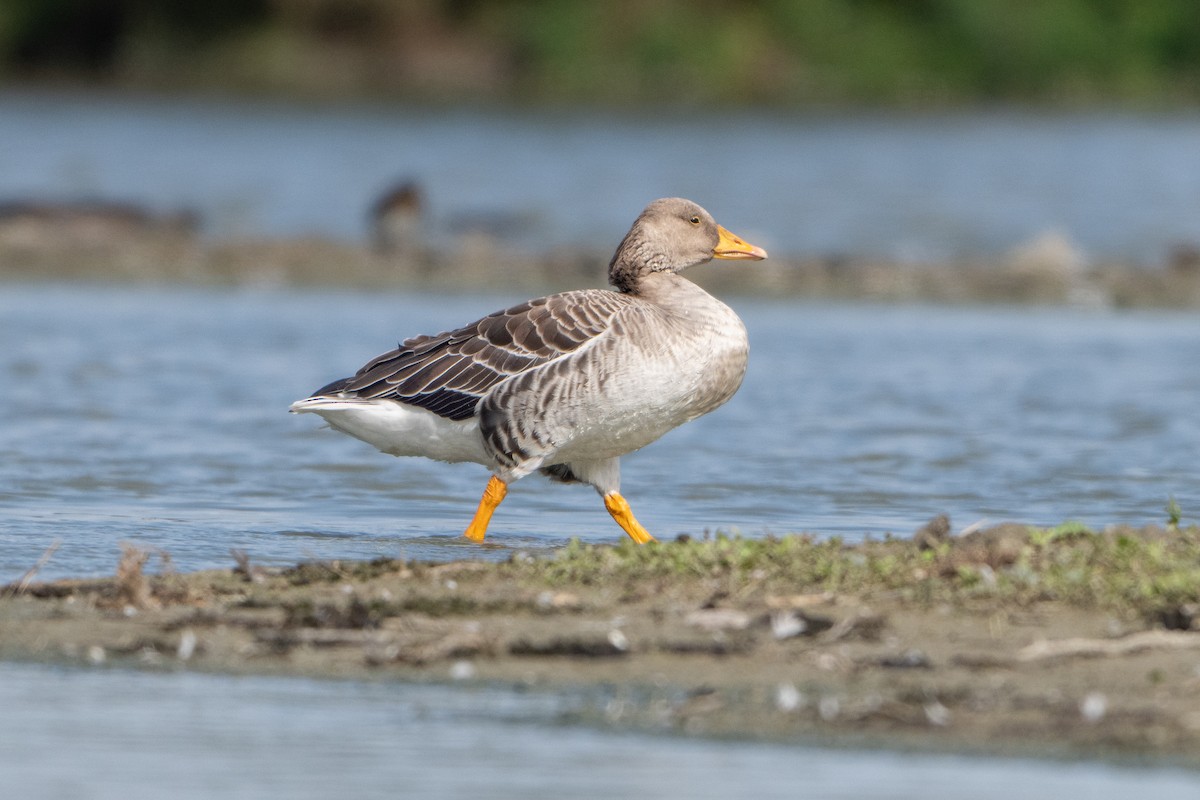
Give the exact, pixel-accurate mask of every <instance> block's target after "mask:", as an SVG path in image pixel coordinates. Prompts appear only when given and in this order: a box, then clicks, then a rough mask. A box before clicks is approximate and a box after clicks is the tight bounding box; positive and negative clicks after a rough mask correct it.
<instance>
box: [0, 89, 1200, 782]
mask: <svg viewBox="0 0 1200 800" xmlns="http://www.w3.org/2000/svg"><path fill="white" fill-rule="evenodd" d="M1198 137H1200V116H1197V115H1195V114H1182V115H1175V116H1168V117H1132V116H1124V115H1119V114H1111V115H1110V114H1105V115H1056V116H1031V115H1022V114H1009V113H1002V112H994V113H982V114H981V113H975V112H972V113H967V114H949V115H937V116H932V117H911V118H900V119H896V118H887V117H879V116H872V115H851V116H839V117H811V118H809V117H784V116H776V115H764V114H747V113H738V114H736V115H731V116H728V117H726V118H724V119H714V118H713V117H712V116H711V115H710V116H706V117H704V118H697V117H672V118H669V119H644V118H638V119H635V118H614V117H611V116H605V115H599V114H592V113H578V114H574V113H572V114H540V115H524V116H514V115H509V114H505V113H500V112H477V111H450V112H445V111H417V112H414V111H412V110H404V109H379V108H377V109H367V108H357V109H356V108H341V109H319V108H295V107H285V106H262V105H257V106H256V105H249V104H235V103H225V102H218V101H178V100H147V99H140V98H112V97H107V98H94V97H87V96H74V95H55V94H26V93H18V92H12V91H7V92H0V198H3V199H7V198H30V197H32V198H51V199H53V198H68V197H75V196H79V195H87V196H100V197H114V198H118V199H128V200H133V201H137V202H142V203H146V204H148V205H149V206H151V207H155V208H164V209H165V208H177V207H191V208H196V209H198V210H199V211H200V212H201V213H202V214H203V215H204V218H205V231H206V233H207V234H208V235H210V236H213V237H224V236H231V235H268V236H287V235H296V234H306V235H307V234H321V235H327V236H333V237H339V238H348V239H352V238H358V237H361V236H362V235H363V233H364V224H363V215H364V213H365V210H366V208H367V207H368V206H369V204H370V202H371V201H372V200H373V199H374V197H375V195H376V194H377V193H378V192H380V191H381V190H383V189H384V188H385V187H386V186H387V185H388V184H389V183H390V182H391V181H392V180H394V179H395V178H398V177H402V176H415V177H417V178H419V179H420V180H421V181H422V182H423V183H424V185H425V186H426V188H427V190H428V193H429V196H430V199H431V210H432V219H431V225H432V226H433V227H434V228H435V229H438V230H446V229H448V228H449V227H450V224H451V222H452V221H453V219H454V218H455V217H457V216H459V215H461V214H468V213H472V212H484V213H489V212H504V213H508V212H517V213H519V214H523V215H527V216H528V218H529V219H531V220H532V224H531V225H530V226H529V227H528V228H526V229H523V230H522V231H521V232H520V235H519V236H518V237H516V240H515V245H516V246H521V247H530V248H532V247H546V246H554V245H559V244H584V245H589V246H595V247H600V248H607V247H611V246H612V245H613V243H614V242H615V241H616V240H617V238H618V237H619V236H620V235H621V234H623V233H624V231H625V230H626V229H627V227H628V224H629V222H630V220H631V218H632V216H633V214H634V213H636V211H637V210H638V209H640V208H641V207H642V206H643V205H644V204H645V202H646V201H647V200H649V199H651V198H653V197H657V196H662V195H672V194H680V195H684V196H691V197H694V198H695V199H697V200H699V201H701V202H702V203H704V204H705V205H707V206H709V208H710V210H712V211H713V212H714V213H715V214H716V215H717V216H718V218H719V219H720V220H721V221H722V222H723V223H724V224H726V225H727V226H728V227H730V228H732V229H733V230H736V231H738V232H739V233H742V234H744V235H745V236H746V237H747V238H749V239H750V240H752V241H755V242H756V243H760V244H762V245H764V246H767V247H768V248H775V249H780V250H782V251H783V252H799V253H818V254H822V253H829V254H839V253H844V254H851V255H883V256H887V257H891V258H901V259H914V260H916V259H935V260H940V259H943V258H951V257H956V256H963V255H966V256H978V255H990V254H995V253H998V252H1002V251H1004V250H1006V249H1008V248H1010V247H1012V246H1014V245H1016V244H1019V243H1021V242H1023V241H1026V240H1028V239H1029V238H1031V237H1033V236H1035V235H1037V234H1039V233H1041V232H1043V231H1044V230H1046V229H1048V228H1058V229H1061V230H1063V231H1065V232H1066V233H1067V234H1069V235H1070V236H1071V237H1073V238H1074V239H1075V240H1076V241H1077V242H1079V243H1080V244H1081V245H1082V246H1083V247H1084V248H1085V250H1086V251H1087V253H1088V254H1089V255H1090V256H1091V257H1093V258H1095V259H1106V258H1133V259H1135V260H1139V261H1144V262H1146V263H1157V262H1159V261H1161V259H1162V257H1163V253H1164V252H1165V250H1166V248H1167V247H1169V246H1170V245H1171V244H1173V243H1175V242H1178V241H1197V240H1200V148H1197V147H1196V146H1195V144H1196V142H1197V141H1198V140H1200V138H1198ZM519 299H522V298H495V297H489V298H472V297H437V296H434V297H429V296H426V297H412V296H404V295H387V294H382V295H380V294H373V295H368V294H362V293H353V292H321V293H315V292H314V293H309V292H291V291H266V290H258V291H223V290H222V291H201V290H183V289H162V288H157V289H151V288H139V289H130V288H121V289H117V288H110V287H99V286H37V287H34V286H20V285H11V284H9V285H4V286H0V388H2V389H3V390H4V391H3V396H4V402H3V403H0V582H7V581H9V580H12V579H15V578H17V577H19V576H20V575H21V574H22V573H23V572H24V571H25V570H26V569H27V568H28V567H29V566H30V565H32V564H33V563H34V562H35V561H36V560H37V559H38V557H39V556H40V555H41V554H42V553H43V552H44V551H45V550H46V549H47V548H48V547H50V546H51V545H52V544H53V543H55V542H57V543H59V547H58V550H57V551H56V552H55V553H54V554H53V556H52V557H51V558H50V560H49V562H48V563H47V564H46V565H45V567H44V568H43V570H42V573H41V575H42V577H44V578H56V577H64V576H74V575H101V574H111V572H112V570H113V567H114V565H115V563H116V560H117V556H118V543H119V542H121V541H132V542H134V543H136V544H139V545H141V546H143V547H152V548H160V549H161V550H162V551H163V552H166V553H169V554H170V557H171V559H172V561H173V562H174V564H175V565H176V566H177V567H178V568H181V569H197V568H202V567H211V566H226V567H227V566H230V565H231V564H232V559H231V558H230V556H229V550H230V548H234V547H236V548H241V549H243V550H245V551H247V552H248V553H249V554H250V556H251V558H252V559H254V560H255V561H257V562H259V563H269V564H270V563H274V564H289V563H294V562H295V561H297V560H299V559H304V558H369V557H373V556H380V555H383V556H405V557H410V558H434V559H447V558H455V557H460V556H467V557H484V558H504V557H507V556H508V555H509V554H511V553H512V552H513V551H514V550H518V549H521V550H532V551H538V552H544V551H549V550H551V549H553V548H554V547H557V546H559V545H561V544H562V543H564V542H565V541H566V540H567V539H568V537H570V536H581V537H584V538H586V539H588V540H589V541H615V540H617V539H619V538H620V537H621V536H622V535H623V534H621V533H620V531H619V530H618V529H617V528H616V527H615V526H614V525H613V524H612V523H611V521H610V520H609V519H608V517H607V515H606V514H605V513H604V512H603V509H602V508H601V506H600V503H599V501H598V499H597V498H596V497H595V495H594V493H593V492H592V491H591V490H590V489H586V488H579V487H562V486H550V485H547V484H546V483H544V482H543V481H541V480H540V479H538V478H532V479H529V480H527V481H523V482H521V483H519V484H517V485H516V486H515V487H514V489H513V491H512V492H511V494H510V497H509V499H508V500H507V501H506V502H505V504H504V505H503V506H502V507H501V509H500V510H499V512H498V513H497V516H496V518H495V520H494V521H493V524H492V528H491V536H490V544H489V545H487V546H485V547H483V548H479V547H476V546H471V545H467V544H465V543H464V542H463V541H462V539H461V538H460V537H459V533H460V531H461V529H462V526H463V525H464V524H465V522H466V521H467V519H468V518H469V517H470V514H471V512H472V511H473V509H474V506H475V502H476V500H477V498H478V495H479V493H480V492H481V491H482V488H483V482H484V476H483V470H482V469H481V468H478V467H474V466H471V465H459V466H447V465H438V464H430V463H425V462H421V461H415V460H404V461H401V460H396V459H391V458H388V457H386V456H383V455H381V454H378V453H376V452H374V451H373V450H371V449H370V448H369V447H368V446H366V445H364V444H361V443H359V442H356V441H354V440H351V439H348V438H346V437H343V436H340V435H338V434H335V433H333V432H330V431H327V430H320V429H319V426H318V424H317V423H318V421H317V420H316V419H314V418H311V417H291V416H289V415H287V414H286V413H285V409H286V408H287V405H288V404H289V403H290V402H291V401H292V400H293V399H296V398H297V397H300V396H302V395H304V394H306V393H307V392H308V391H310V390H312V389H313V388H315V387H317V386H320V385H322V384H323V383H324V382H326V381H328V380H330V379H332V378H335V377H339V376H341V375H344V374H346V373H347V372H348V371H350V370H353V369H354V368H356V367H357V366H359V365H360V364H361V363H363V362H364V361H365V360H366V359H367V358H369V357H371V356H373V355H375V354H376V353H378V352H381V351H383V350H385V349H387V348H389V347H390V346H391V345H392V344H393V343H394V342H395V340H396V339H397V338H400V337H402V336H406V335H410V334H414V333H418V332H430V331H435V330H440V329H443V328H445V327H447V326H449V325H453V324H457V323H460V322H464V321H466V320H469V319H472V318H474V317H475V316H477V315H479V314H482V313H486V312H488V311H490V310H492V309H494V308H496V307H499V306H500V305H503V304H504V302H506V301H508V300H519ZM734 305H735V306H736V307H737V308H738V310H739V311H740V312H741V313H742V315H743V316H744V317H745V319H746V322H747V325H748V327H749V329H750V334H751V339H752V342H753V355H752V362H751V370H750V373H749V375H748V376H747V380H746V384H745V386H744V387H743V389H742V391H741V392H740V393H739V394H738V395H737V397H735V398H734V400H733V401H732V402H731V403H730V404H729V405H728V406H727V407H725V408H723V409H721V410H720V411H718V412H717V413H716V414H714V415H712V416H710V417H707V418H705V419H703V420H699V421H697V422H695V423H693V424H691V425H689V426H686V427H684V428H683V429H681V430H679V431H676V432H675V433H673V434H671V435H669V436H668V437H666V438H665V439H664V440H663V441H661V442H659V443H657V444H655V445H653V446H651V447H649V448H647V449H646V450H644V451H643V452H641V453H638V454H635V455H633V456H631V457H628V458H627V459H625V464H624V474H625V487H624V488H625V493H626V495H627V496H628V497H629V498H630V500H631V502H632V503H633V505H634V508H635V509H636V510H637V513H638V515H639V517H640V518H641V519H642V521H643V522H644V523H645V524H646V525H647V527H648V528H650V529H651V530H652V531H654V532H655V533H657V534H658V535H660V536H670V535H673V534H676V533H681V532H688V533H693V534H696V533H700V532H703V531H704V530H713V529H718V528H723V529H738V530H740V531H741V532H743V533H744V534H746V535H750V536H758V535H762V534H764V533H767V532H785V531H794V530H811V531H816V532H818V533H821V534H825V535H828V534H840V535H843V536H845V537H847V538H850V539H854V538H858V537H861V536H863V535H866V534H874V535H879V534H882V533H884V532H887V531H895V532H898V533H902V534H906V533H908V532H910V531H911V530H912V529H913V528H915V527H917V526H918V525H919V524H921V523H922V522H924V521H925V520H926V519H928V518H929V517H930V516H932V515H933V514H936V513H940V512H948V513H950V514H951V516H952V517H953V520H954V523H955V527H956V528H961V527H963V526H965V525H968V524H971V523H974V522H976V521H979V520H989V521H1000V520H1002V519H1010V518H1011V519H1019V520H1023V521H1029V522H1040V523H1047V524H1053V523H1057V522H1060V521H1063V520H1065V519H1069V518H1076V519H1082V520H1084V521H1087V522H1089V523H1092V524H1095V525H1102V524H1106V523H1110V522H1129V523H1133V524H1141V523H1144V522H1148V521H1162V520H1163V519H1165V511H1164V510H1163V507H1164V506H1165V505H1166V502H1167V499H1168V498H1169V497H1174V498H1175V499H1176V500H1177V501H1178V503H1179V505H1180V506H1181V507H1182V508H1183V509H1184V512H1185V516H1187V515H1189V514H1194V513H1195V510H1196V509H1198V508H1200V482H1198V481H1197V480H1196V474H1197V473H1196V466H1195V453H1197V452H1200V421H1198V419H1197V414H1196V411H1195V409H1196V399H1197V397H1198V396H1200V363H1198V362H1200V325H1198V324H1197V322H1196V319H1195V316H1194V315H1187V314H1165V313H1163V314H1117V313H1113V312H1107V311H1104V312H1081V311H1062V310H1015V309H990V310H979V309H973V310H947V309H927V308H919V307H918V308H878V307H872V306H844V305H842V306H829V307H827V306H818V305H813V304H791V303H766V302H761V301H756V302H750V301H744V300H739V301H734ZM570 704H571V701H570V699H567V698H556V697H546V696H540V695H533V694H524V693H519V692H513V691H506V690H502V689H464V688H462V687H454V688H445V687H431V686H404V685H394V684H361V683H320V682H312V681H307V680H281V679H271V678H232V677H221V676H209V675H196V674H187V673H179V674H137V673H130V672H125V671H120V670H106V669H97V670H72V669H55V668H46V667H36V666H25V665H11V664H0V709H3V713H2V718H3V720H4V723H5V724H4V725H3V726H2V727H0V774H2V775H4V779H5V787H6V790H7V791H9V792H12V793H15V794H18V795H21V796H28V797H78V796H89V797H98V798H103V797H130V796H172V797H179V798H189V797H211V796H214V795H218V794H220V795H222V796H228V797H233V798H236V797H261V796H266V795H268V794H270V795H275V794H286V795H288V796H292V797H301V798H302V797H328V796H330V795H333V794H335V793H337V794H352V795H354V796H362V797H370V796H377V795H383V794H384V793H386V794H387V795H388V796H395V795H396V793H397V791H399V792H401V793H402V794H408V795H411V796H437V797H448V798H454V797H468V796H469V797H472V798H474V797H480V796H487V797H497V798H505V797H513V798H516V797H521V798H525V797H535V796H546V797H559V798H583V797H588V798H603V797H629V796H633V795H645V796H654V797H665V798H666V797H689V798H703V797H731V796H754V797H763V798H769V797H785V796H786V797H792V796H797V795H798V794H804V795H805V796H809V797H828V798H851V797H853V798H858V797H881V798H896V800H900V799H901V798H938V797H947V798H949V797H963V796H970V797H979V798H1001V797H1004V798H1007V797H1011V796H1017V795H1019V796H1021V797H1028V798H1058V797H1068V796H1070V797H1074V796H1087V797H1095V798H1123V797H1128V796H1131V795H1133V794H1135V793H1151V794H1153V795H1154V796H1155V797H1160V798H1175V797H1189V798H1190V797H1195V796H1196V784H1197V779H1196V776H1195V774H1194V773H1186V772H1179V771H1175V770H1171V769H1145V770H1139V769H1128V768H1121V767H1115V766H1109V765H1103V764H1096V763H1077V764H1075V763H1038V762H1029V761H1002V762H995V761H988V760H982V759H967V758H949V757H932V756H915V755H912V754H905V755H892V754H886V753H873V752H855V751H829V750H823V749H819V748H814V747H801V746H791V747H785V746H777V745H761V744H748V743H737V742H712V741H703V740H686V739H673V738H666V737H652V736H646V735H637V734H614V733H611V732H606V731H601V730H596V729H592V728H580V727H574V726H571V725H569V724H567V723H566V722H565V721H564V714H566V715H568V716H569V713H570V711H571V705H570ZM800 787H803V788H800Z"/></svg>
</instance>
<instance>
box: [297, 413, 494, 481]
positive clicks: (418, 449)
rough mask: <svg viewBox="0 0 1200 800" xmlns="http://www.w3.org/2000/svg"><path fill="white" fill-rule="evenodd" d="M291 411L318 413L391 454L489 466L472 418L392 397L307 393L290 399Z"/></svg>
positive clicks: (352, 434) (355, 436) (476, 423)
mask: <svg viewBox="0 0 1200 800" xmlns="http://www.w3.org/2000/svg"><path fill="white" fill-rule="evenodd" d="M291 410H292V411H293V412H294V413H297V414H301V413H308V412H311V413H314V414H319V415H320V416H321V417H322V418H324V420H325V421H326V422H328V423H329V425H330V426H331V427H333V428H336V429H337V430H339V431H341V432H342V433H346V434H349V435H350V436H353V437H354V438H356V439H362V440H363V441H364V442H367V443H368V444H371V445H374V446H375V447H377V448H379V449H380V450H382V451H383V452H385V453H388V454H390V455H393V456H421V457H422V458H432V459H435V460H437V461H450V462H456V461H473V462H475V463H476V464H483V465H485V466H487V465H489V464H490V463H491V462H490V461H489V459H488V457H487V455H486V454H485V453H484V450H483V441H482V439H481V438H480V436H479V423H478V422H477V421H476V420H475V418H473V417H472V418H471V419H465V420H462V421H459V422H456V421H454V420H449V419H446V418H444V417H439V416H438V415H437V414H434V413H433V412H432V411H426V410H425V409H423V408H420V407H418V406H407V405H404V404H403V403H398V402H396V401H395V400H363V399H358V398H352V397H347V398H338V397H310V398H308V399H306V400H297V401H296V402H295V403H292V406H291Z"/></svg>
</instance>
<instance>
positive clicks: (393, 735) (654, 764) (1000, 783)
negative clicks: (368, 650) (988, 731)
mask: <svg viewBox="0 0 1200 800" xmlns="http://www.w3.org/2000/svg"><path fill="white" fill-rule="evenodd" d="M0 708H3V709H4V720H5V725H4V726H3V729H0V773H3V775H4V776H5V786H6V789H7V790H8V791H9V792H11V793H12V794H13V795H14V796H21V797H36V798H73V797H89V798H96V800H103V799H104V798H122V799H123V798H128V797H172V798H178V799H179V800H190V798H211V797H224V798H230V800H236V798H258V797H289V798H328V797H337V796H348V797H363V798H368V797H396V796H401V797H437V798H446V800H454V799H455V798H471V799H472V800H474V798H480V797H486V798H494V799H495V800H508V799H509V798H512V800H527V799H528V798H540V797H546V798H556V799H557V800H576V799H578V800H584V798H586V799H587V800H604V799H605V798H629V797H653V798H663V799H664V800H669V799H671V798H688V799H689V800H703V798H730V797H755V798H762V799H763V800H770V799H771V798H793V797H806V798H828V799H829V800H851V799H852V798H853V799H854V800H857V799H858V798H864V797H871V798H881V799H884V800H927V799H928V798H961V797H971V798H978V800H1008V798H1011V797H1021V798H1024V799H1025V800H1057V798H1061V797H1087V798H1090V799H1091V800H1123V799H1124V798H1127V797H1132V796H1139V795H1144V796H1153V797H1155V798H1159V800H1175V798H1181V799H1182V798H1188V799H1189V800H1190V799H1191V798H1194V797H1195V796H1196V791H1197V777H1196V775H1195V774H1194V773H1191V772H1187V771H1183V770H1176V769H1170V768H1157V769H1138V768H1130V767H1119V766H1109V765H1102V764H1088V763H1070V762H1064V763H1047V762H1036V761H1026V760H1003V761H991V762H989V761H983V760H981V759H973V758H961V757H949V756H929V755H917V754H890V753H882V752H855V751H844V750H823V749H818V748H812V747H798V746H785V745H774V744H751V743H743V742H736V741H706V740H688V739H675V738H666V737H655V736H648V735H644V734H619V733H611V732H605V731H600V730H596V729H592V728H580V727H572V726H570V725H568V724H565V723H564V722H563V721H562V720H563V718H564V715H566V714H569V713H570V711H571V710H572V707H571V704H570V703H569V702H568V701H565V700H563V699H561V698H559V699H556V698H547V697H538V696H536V695H530V694H527V693H522V692H516V691H511V690H500V689H471V688H461V687H430V686H406V685H397V684H363V683H333V682H315V681H309V680H279V679H268V678H234V677H223V676H211V675H197V674H188V673H178V674H134V673H127V672H123V671H119V670H91V671H85V670H74V669H46V668H44V667H40V668H39V667H32V666H25V665H12V664H0Z"/></svg>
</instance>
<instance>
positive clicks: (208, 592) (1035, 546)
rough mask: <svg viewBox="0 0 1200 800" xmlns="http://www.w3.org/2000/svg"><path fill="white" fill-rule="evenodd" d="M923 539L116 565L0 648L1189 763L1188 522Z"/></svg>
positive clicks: (9, 634) (948, 747) (847, 734)
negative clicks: (460, 685) (431, 559)
mask: <svg viewBox="0 0 1200 800" xmlns="http://www.w3.org/2000/svg"><path fill="white" fill-rule="evenodd" d="M947 532H948V525H947V524H945V522H944V521H942V520H935V521H933V522H932V523H931V524H930V525H929V526H927V527H926V528H925V529H923V530H922V531H920V532H918V534H917V536H916V537H915V538H914V539H912V540H903V541H902V540H889V541H883V542H869V543H866V544H862V545H857V546H853V547H849V546H844V545H842V544H841V543H839V542H837V541H836V540H834V541H821V540H815V539H810V538H808V537H803V536H789V537H783V538H779V539H767V540H761V541H750V540H740V539H724V538H716V539H711V540H704V541H678V542H666V543H661V544H652V545H649V546H647V547H644V548H637V547H635V546H633V545H631V544H621V545H620V546H617V547H609V546H603V547H593V546H585V545H582V544H579V543H573V544H572V545H570V546H569V547H567V548H566V549H565V550H563V551H561V552H559V553H558V554H557V556H555V557H553V558H543V559H534V558H531V557H529V556H526V555H523V554H517V555H514V556H513V557H512V558H511V559H510V560H509V561H507V562H504V563H485V562H480V561H459V562H453V563H448V564H437V565H434V564H423V563H406V562H401V561H392V560H383V561H374V562H332V563H312V564H302V565H298V566H296V567H294V568H291V569H286V570H266V569H262V568H259V567H256V566H255V565H254V564H253V562H252V561H251V560H249V559H247V558H246V557H245V556H244V555H242V554H233V555H231V568H230V569H227V570H215V571H205V572H198V573H193V574H177V573H174V572H173V571H172V570H171V569H170V566H169V562H168V563H165V564H157V562H158V561H159V560H161V558H162V557H161V556H158V555H155V556H151V555H150V554H147V553H144V552H139V551H137V550H132V549H131V550H127V551H126V552H125V553H124V554H123V555H122V557H121V558H120V561H119V563H118V564H117V567H116V571H115V575H114V576H113V577H112V578H110V579H103V580H86V581H76V580H63V581H56V582H51V583H38V582H36V575H35V574H33V571H31V574H30V575H29V576H27V578H26V579H25V580H23V581H21V582H18V583H14V584H12V585H10V586H8V587H6V588H4V589H3V590H0V658H4V659H8V660H21V661H39V662H51V663H63V662H66V663H76V664H82V665H93V666H95V667H97V668H102V667H105V666H113V665H120V666H132V667H138V668H145V669H194V670H204V671H214V672H224V673H254V674H268V675H303V676H311V677H321V678H353V679H370V680H402V681H437V682H464V683H467V684H475V683H480V682H484V683H501V684H504V685H518V686H524V687H528V688H529V689H530V690H533V691H547V692H565V693H570V694H571V695H572V696H574V697H577V698H579V699H580V701H581V704H580V706H579V707H580V708H581V709H583V710H581V711H580V712H579V717H580V718H581V719H582V720H583V721H586V722H593V723H596V724H601V725H609V726H616V727H621V728H634V729H649V730H669V731H680V732H685V733H691V734H711V735H729V736H736V737H750V738H769V739H789V740H803V741H820V742H824V743H834V744H847V745H864V744H865V745H871V746H884V747H894V748H902V749H912V748H917V749H931V750H943V751H958V752H963V751H966V752H983V753H1003V754H1026V755H1067V756H1070V755H1080V754H1087V755H1093V756H1097V755H1098V756H1104V757H1121V758H1126V757H1128V758H1139V759H1141V758H1149V759H1153V760H1167V761H1175V762H1180V763H1186V764H1190V765H1196V766H1200V602H1198V601H1200V530H1197V529H1195V528H1192V529H1186V530H1179V529H1175V528H1172V527H1168V528H1166V529H1162V528H1147V529H1144V530H1132V529H1114V530H1108V531H1104V532H1092V531H1088V530H1085V529H1082V528H1081V527H1079V526H1074V525H1064V526H1060V527H1059V528H1055V529H1037V528H1028V527H1026V526H1023V525H1013V524H1008V525H1002V526H998V527H996V528H992V529H988V530H983V531H977V532H973V533H969V534H967V535H965V536H960V537H950V536H948V535H947ZM235 559H236V560H235ZM152 568H153V569H152Z"/></svg>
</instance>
